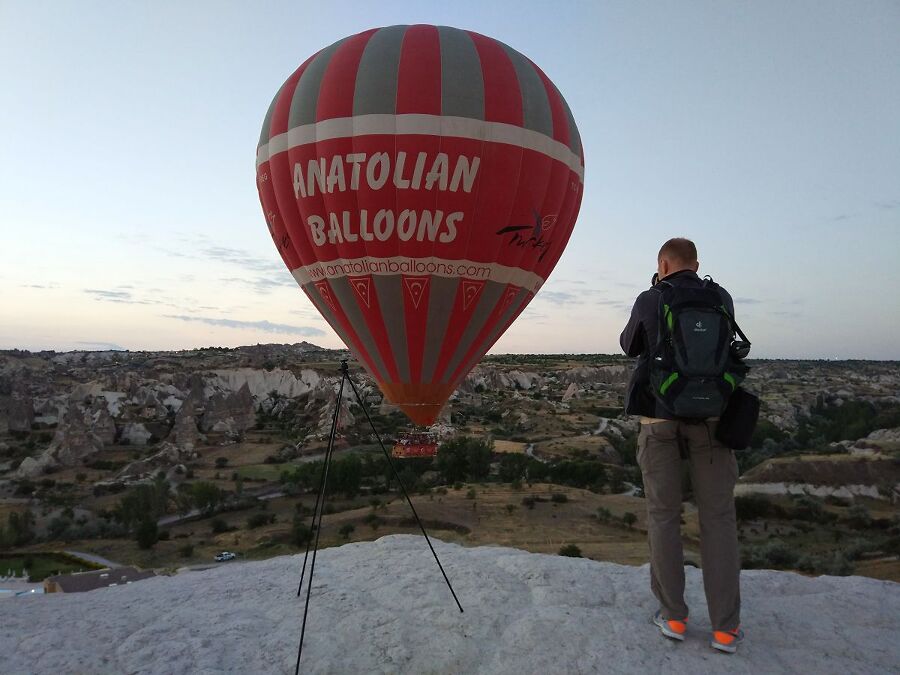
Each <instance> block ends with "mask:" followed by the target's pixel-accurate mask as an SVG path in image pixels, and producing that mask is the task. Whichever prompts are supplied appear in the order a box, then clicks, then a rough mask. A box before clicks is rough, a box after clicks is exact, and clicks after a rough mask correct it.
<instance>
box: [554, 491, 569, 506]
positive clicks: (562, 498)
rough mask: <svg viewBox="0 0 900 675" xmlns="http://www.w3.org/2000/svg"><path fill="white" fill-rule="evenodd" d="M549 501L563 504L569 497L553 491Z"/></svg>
mask: <svg viewBox="0 0 900 675" xmlns="http://www.w3.org/2000/svg"><path fill="white" fill-rule="evenodd" d="M550 501H552V502H553V503H554V504H565V503H566V502H567V501H569V497H568V495H566V494H564V493H562V492H554V493H553V494H552V495H550Z"/></svg>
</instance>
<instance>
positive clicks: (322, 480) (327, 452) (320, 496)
mask: <svg viewBox="0 0 900 675" xmlns="http://www.w3.org/2000/svg"><path fill="white" fill-rule="evenodd" d="M346 377H347V376H346V375H343V376H342V377H341V386H340V387H339V389H338V401H337V406H335V409H334V416H333V417H332V418H331V430H330V431H329V433H328V446H327V447H326V448H325V459H324V460H323V462H322V472H321V473H320V474H319V489H318V490H317V491H316V504H315V506H313V515H312V521H311V522H310V531H309V533H310V536H309V539H307V540H306V553H304V554H303V568H302V570H301V571H300V584H299V585H298V586H297V597H298V598H299V597H300V593H301V590H302V589H303V579H304V577H305V576H306V561H307V559H308V558H309V547H310V544H312V540H313V538H312V533H313V532H314V531H315V530H316V529H317V528H316V515H317V514H318V513H319V504H320V502H323V501H324V499H325V494H324V493H325V489H324V486H325V476H326V474H327V470H328V465H329V464H330V463H331V454H332V452H333V451H334V437H335V435H336V433H337V423H338V413H339V412H340V409H341V395H342V394H343V391H344V380H345V379H346ZM323 509H324V505H323Z"/></svg>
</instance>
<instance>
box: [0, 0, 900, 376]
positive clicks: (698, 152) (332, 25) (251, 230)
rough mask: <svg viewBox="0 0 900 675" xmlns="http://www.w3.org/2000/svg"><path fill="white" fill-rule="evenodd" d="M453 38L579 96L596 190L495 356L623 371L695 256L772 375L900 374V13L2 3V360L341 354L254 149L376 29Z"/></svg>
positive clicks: (825, 6) (573, 99) (747, 5)
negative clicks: (841, 365)
mask: <svg viewBox="0 0 900 675" xmlns="http://www.w3.org/2000/svg"><path fill="white" fill-rule="evenodd" d="M418 22H421V23H435V24H448V25H453V26H457V27H460V28H467V29H472V30H476V31H478V32H481V33H484V34H486V35H490V36H492V37H495V38H498V39H500V40H502V41H504V42H506V43H508V44H509V45H511V46H513V47H515V48H516V49H518V50H519V51H521V52H523V53H524V54H526V55H527V56H528V57H530V58H531V59H532V60H533V61H535V62H536V63H537V64H538V65H540V66H541V67H542V69H543V70H544V71H545V72H546V73H547V74H548V75H549V76H550V78H551V79H553V80H554V82H555V83H556V84H557V86H558V87H559V89H560V90H561V91H562V93H563V95H564V96H565V97H566V99H567V100H568V102H569V105H570V107H571V108H572V111H573V113H574V115H575V118H576V121H577V123H578V125H579V128H580V130H581V135H582V139H583V142H584V149H585V157H586V171H585V197H584V203H583V206H582V210H581V215H580V217H579V219H578V223H577V225H576V227H575V232H574V234H573V237H572V239H571V241H570V244H569V248H568V250H567V251H566V253H565V254H564V255H563V258H562V259H561V260H560V263H559V265H558V266H557V268H556V271H555V272H554V273H553V275H552V276H551V278H550V280H549V281H548V283H547V284H546V285H545V286H544V289H543V290H542V291H541V293H540V294H539V295H538V297H537V298H536V299H535V301H534V302H533V303H532V304H531V306H530V307H529V309H528V310H527V311H526V312H525V313H524V314H523V315H522V317H520V318H519V320H518V321H517V322H516V324H515V325H514V326H513V327H512V328H511V329H510V330H509V331H508V333H507V335H506V336H504V337H503V338H502V339H501V341H500V342H499V343H498V344H497V346H496V347H495V348H494V350H493V351H494V352H615V351H618V343H617V339H618V333H619V331H620V330H621V327H622V325H623V323H624V321H625V319H626V317H627V311H628V308H629V307H630V305H631V302H632V300H633V298H634V296H635V295H636V294H637V292H639V291H640V290H641V289H642V288H644V287H646V285H647V283H648V281H649V278H650V275H651V274H652V273H653V271H654V268H655V256H656V251H657V249H658V248H659V245H660V244H661V243H662V242H663V241H664V240H665V239H667V238H668V237H670V236H677V235H683V236H689V237H692V238H693V239H694V240H695V241H696V242H697V244H698V247H699V249H700V259H701V272H703V273H709V274H712V275H713V276H714V277H715V278H716V279H717V280H718V281H720V282H721V283H722V284H723V285H725V286H726V287H727V288H729V289H730V290H731V291H732V294H733V295H734V296H735V297H736V298H737V303H736V304H737V313H738V318H739V319H740V321H741V324H742V326H743V328H744V330H745V331H746V332H747V333H748V334H749V336H750V337H751V339H752V340H753V341H754V343H755V347H754V355H755V356H760V357H762V356H766V357H825V358H829V357H854V358H889V359H898V358H900V339H898V337H897V336H898V335H900V300H898V298H897V292H898V289H900V264H898V258H900V39H898V38H897V36H898V35H900V3H898V2H896V1H888V0H881V1H861V2H825V1H821V0H816V1H814V2H798V1H793V2H789V3H785V2H780V1H778V2H774V1H773V2H759V1H757V2H752V3H751V2H720V1H717V2H712V1H710V2H646V3H644V2H624V1H623V2H600V1H597V2H584V3H579V2H558V3H551V2H487V1H485V0H481V1H477V2H468V1H464V2H454V3H438V2H377V3H372V2H324V3H323V2H318V3H306V2H258V3H238V2H191V3H187V2H162V1H159V2H152V3H149V2H87V1H85V2H78V3H71V2H62V1H59V2H26V1H24V0H21V1H19V0H0V63H2V64H3V68H2V79H0V233H2V240H0V348H8V347H23V348H31V349H38V348H56V349H71V348H86V347H88V348H89V347H91V346H95V347H100V346H103V345H104V344H106V343H109V344H114V345H118V346H121V347H125V348H129V349H180V348H191V347H197V346H206V345H239V344H248V343H256V342H295V341H299V340H302V339H307V340H309V341H311V342H315V343H319V344H323V345H325V346H332V347H335V346H338V345H339V342H338V340H337V338H336V337H335V336H334V334H333V333H332V332H331V330H330V329H329V328H328V326H327V324H325V323H324V321H322V320H321V319H319V318H318V316H317V315H316V313H315V311H314V310H313V309H312V307H311V306H310V304H309V303H308V301H307V300H306V299H305V297H304V296H303V294H302V293H301V292H300V290H299V289H298V288H297V287H296V286H295V284H294V282H293V281H292V279H291V277H290V275H289V273H288V272H287V270H286V269H284V267H283V265H282V264H281V262H280V259H279V258H278V257H277V255H276V253H275V250H274V246H273V245H272V243H271V240H270V238H269V235H268V232H267V230H266V226H265V223H264V220H263V218H262V215H261V212H260V208H259V203H258V200H257V195H256V189H255V182H254V155H255V148H256V142H257V139H258V136H259V128H260V125H261V122H262V118H263V116H264V114H265V111H266V108H267V106H268V104H269V101H270V100H271V98H272V96H273V94H274V92H275V91H276V90H277V88H278V87H279V86H280V84H281V83H282V82H283V81H284V79H285V78H286V77H287V76H288V75H289V74H290V72H291V71H293V70H294V68H296V66H297V65H298V64H299V63H300V62H301V61H303V60H304V59H305V58H306V57H307V56H309V55H310V54H312V53H313V52H315V51H317V50H319V49H320V48H322V47H324V46H326V45H328V44H330V43H332V42H333V41H335V40H337V39H339V38H340V37H343V36H345V35H348V34H352V33H356V32H359V31H361V30H364V29H366V28H370V27H375V26H382V25H391V24H396V23H418Z"/></svg>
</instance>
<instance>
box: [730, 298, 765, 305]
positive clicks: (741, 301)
mask: <svg viewBox="0 0 900 675" xmlns="http://www.w3.org/2000/svg"><path fill="white" fill-rule="evenodd" d="M734 302H735V304H738V305H761V304H762V300H757V299H756V298H734Z"/></svg>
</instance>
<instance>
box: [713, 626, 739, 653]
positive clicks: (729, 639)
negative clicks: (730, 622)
mask: <svg viewBox="0 0 900 675" xmlns="http://www.w3.org/2000/svg"><path fill="white" fill-rule="evenodd" d="M743 639H744V631H742V630H741V629H740V626H738V627H737V628H735V629H734V630H717V631H713V636H712V640H711V641H710V643H709V646H710V647H712V648H713V649H718V650H719V651H720V652H725V653H726V654H734V653H735V652H736V651H737V646H738V645H739V644H740V643H741V641H742V640H743Z"/></svg>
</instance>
